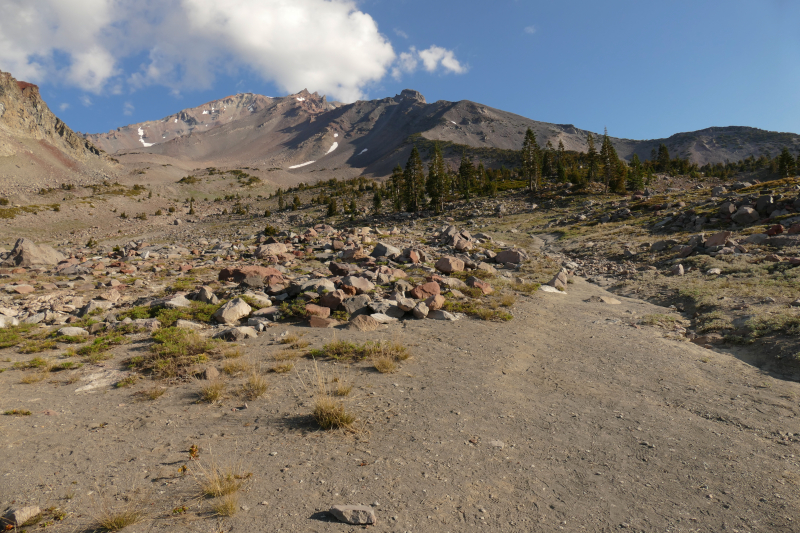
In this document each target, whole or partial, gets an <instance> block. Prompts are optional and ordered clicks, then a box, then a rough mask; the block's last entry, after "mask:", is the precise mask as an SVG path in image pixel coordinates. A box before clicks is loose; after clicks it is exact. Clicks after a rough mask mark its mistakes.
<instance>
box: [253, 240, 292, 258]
mask: <svg viewBox="0 0 800 533" xmlns="http://www.w3.org/2000/svg"><path fill="white" fill-rule="evenodd" d="M286 252H288V249H287V248H286V245H285V244H283V243H282V242H274V243H271V244H262V245H260V246H259V247H258V248H256V258H258V259H262V258H264V257H268V256H276V255H280V254H285V253H286Z"/></svg>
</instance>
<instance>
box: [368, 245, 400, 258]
mask: <svg viewBox="0 0 800 533" xmlns="http://www.w3.org/2000/svg"><path fill="white" fill-rule="evenodd" d="M370 255H371V256H372V257H388V258H389V259H396V258H398V257H400V256H401V255H403V252H402V251H401V250H400V249H399V248H396V247H394V246H392V245H391V244H386V243H384V242H379V243H378V244H376V245H375V249H374V250H372V253H371V254H370Z"/></svg>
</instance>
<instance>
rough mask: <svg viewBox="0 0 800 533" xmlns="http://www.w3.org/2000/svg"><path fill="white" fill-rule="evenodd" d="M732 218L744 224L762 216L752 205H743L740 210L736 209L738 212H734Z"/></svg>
mask: <svg viewBox="0 0 800 533" xmlns="http://www.w3.org/2000/svg"><path fill="white" fill-rule="evenodd" d="M731 218H732V219H733V221H734V222H736V223H737V224H741V225H742V226H744V225H747V224H752V223H753V222H756V221H758V219H759V218H761V217H760V216H759V214H758V211H756V210H755V209H753V208H752V207H747V206H742V207H740V208H739V210H738V211H736V213H734V214H733V216H732V217H731Z"/></svg>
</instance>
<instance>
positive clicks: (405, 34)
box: [394, 28, 408, 39]
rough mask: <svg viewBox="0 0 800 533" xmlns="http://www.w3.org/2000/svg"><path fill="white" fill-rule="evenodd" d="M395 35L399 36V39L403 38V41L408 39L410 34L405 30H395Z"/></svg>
mask: <svg viewBox="0 0 800 533" xmlns="http://www.w3.org/2000/svg"><path fill="white" fill-rule="evenodd" d="M394 34H395V35H397V36H398V37H402V38H403V39H408V34H407V33H406V32H404V31H403V30H401V29H400V28H395V29H394Z"/></svg>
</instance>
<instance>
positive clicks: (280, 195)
mask: <svg viewBox="0 0 800 533" xmlns="http://www.w3.org/2000/svg"><path fill="white" fill-rule="evenodd" d="M284 209H286V201H284V199H283V191H282V190H281V189H278V211H283V210H284Z"/></svg>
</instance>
